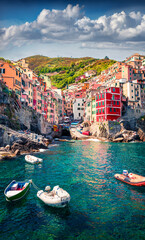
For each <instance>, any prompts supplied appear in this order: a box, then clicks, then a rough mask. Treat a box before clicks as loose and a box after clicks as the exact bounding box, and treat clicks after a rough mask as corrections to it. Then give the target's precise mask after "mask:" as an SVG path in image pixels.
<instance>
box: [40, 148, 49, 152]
mask: <svg viewBox="0 0 145 240" xmlns="http://www.w3.org/2000/svg"><path fill="white" fill-rule="evenodd" d="M45 151H47V149H43V148H40V149H39V152H45Z"/></svg>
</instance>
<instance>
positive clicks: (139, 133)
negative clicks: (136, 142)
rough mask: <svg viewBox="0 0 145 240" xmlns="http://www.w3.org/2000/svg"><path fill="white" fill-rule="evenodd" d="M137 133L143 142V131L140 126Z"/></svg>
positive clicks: (144, 136)
mask: <svg viewBox="0 0 145 240" xmlns="http://www.w3.org/2000/svg"><path fill="white" fill-rule="evenodd" d="M137 133H138V135H139V138H140V140H141V141H143V142H145V132H144V131H143V130H142V129H141V128H139V129H138V131H137Z"/></svg>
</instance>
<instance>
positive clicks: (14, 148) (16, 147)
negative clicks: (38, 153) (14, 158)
mask: <svg viewBox="0 0 145 240" xmlns="http://www.w3.org/2000/svg"><path fill="white" fill-rule="evenodd" d="M11 150H12V152H13V153H14V152H15V151H16V150H20V151H23V150H24V146H23V145H21V144H19V143H14V144H13V145H12V147H11Z"/></svg>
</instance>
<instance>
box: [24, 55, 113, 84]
mask: <svg viewBox="0 0 145 240" xmlns="http://www.w3.org/2000/svg"><path fill="white" fill-rule="evenodd" d="M25 60H26V62H28V64H29V68H30V69H32V70H34V72H35V73H37V74H40V73H55V75H54V76H51V80H52V84H53V85H54V86H56V87H58V88H64V87H65V86H66V85H67V84H71V83H74V82H75V78H76V77H78V76H80V75H82V74H84V72H86V71H88V70H95V71H96V75H99V74H100V73H101V71H103V70H105V69H107V68H108V67H110V66H111V65H113V64H114V63H115V62H116V61H114V60H110V59H108V58H105V59H95V58H91V57H85V58H61V57H58V58H49V57H45V56H41V55H36V56H31V57H27V58H25Z"/></svg>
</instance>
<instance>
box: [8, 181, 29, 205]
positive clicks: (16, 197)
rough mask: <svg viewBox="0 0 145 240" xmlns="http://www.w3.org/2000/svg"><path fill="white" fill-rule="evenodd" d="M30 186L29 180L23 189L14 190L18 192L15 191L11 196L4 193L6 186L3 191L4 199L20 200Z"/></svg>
mask: <svg viewBox="0 0 145 240" xmlns="http://www.w3.org/2000/svg"><path fill="white" fill-rule="evenodd" d="M30 186H31V182H29V183H28V185H27V186H26V187H25V188H24V189H22V190H21V191H15V192H18V193H16V194H15V195H13V196H7V194H6V190H7V188H6V190H5V192H4V194H5V197H6V200H7V201H9V202H11V201H17V200H20V199H21V198H23V197H24V196H25V195H26V194H27V192H28V191H29V189H30Z"/></svg>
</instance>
